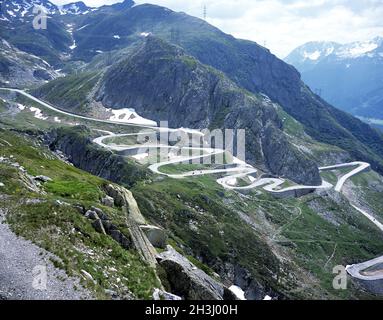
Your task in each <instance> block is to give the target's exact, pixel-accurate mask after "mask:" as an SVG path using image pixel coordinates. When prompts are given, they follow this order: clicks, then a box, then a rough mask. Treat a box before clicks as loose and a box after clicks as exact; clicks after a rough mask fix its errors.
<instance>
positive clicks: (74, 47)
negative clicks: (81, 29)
mask: <svg viewBox="0 0 383 320" xmlns="http://www.w3.org/2000/svg"><path fill="white" fill-rule="evenodd" d="M76 48H77V45H76V40H73V44H72V45H71V46H69V49H71V50H74V49H76Z"/></svg>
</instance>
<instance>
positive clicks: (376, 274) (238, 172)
mask: <svg viewBox="0 0 383 320" xmlns="http://www.w3.org/2000/svg"><path fill="white" fill-rule="evenodd" d="M0 89H1V90H8V91H11V92H16V93H19V94H21V95H23V96H25V97H27V98H29V99H31V100H33V101H35V102H37V103H39V104H40V105H42V106H44V107H46V108H48V109H50V110H52V111H55V112H57V113H61V114H64V115H66V116H70V117H75V118H79V119H83V120H88V121H95V122H100V123H108V124H116V125H120V126H121V125H126V126H134V127H140V128H143V129H151V130H154V131H155V132H174V131H179V130H184V129H167V128H159V127H153V126H147V125H139V124H133V123H121V122H115V121H110V120H101V119H95V118H90V117H85V116H80V115H76V114H72V113H69V112H66V111H63V110H60V109H58V108H55V107H53V106H52V105H50V104H48V103H46V102H44V101H41V100H40V99H38V98H35V97H34V96H32V95H30V94H28V93H26V92H25V91H23V90H20V89H12V88H0ZM97 131H99V132H102V133H104V134H105V135H103V136H101V137H98V138H96V139H94V140H93V142H94V143H96V144H98V145H99V146H101V147H103V148H107V149H109V150H112V151H117V152H124V151H128V150H133V151H134V150H137V153H139V152H142V151H143V150H149V151H150V150H151V149H159V148H166V149H167V150H170V151H177V152H180V151H181V154H185V153H184V152H188V153H189V151H192V152H193V151H194V152H196V151H198V152H199V153H202V154H198V155H181V156H177V157H173V158H172V159H170V160H166V161H161V162H159V163H154V164H152V165H150V167H149V169H150V170H151V171H153V172H154V173H157V174H159V175H166V176H168V177H170V178H174V179H182V178H186V177H192V176H202V175H212V174H226V176H224V177H222V178H219V179H217V183H219V184H220V185H221V186H223V187H224V188H226V189H230V190H250V189H254V188H259V187H263V189H264V190H265V191H267V192H270V193H273V194H282V193H289V192H295V191H302V190H307V191H315V190H320V189H323V190H329V189H331V188H332V187H333V185H332V184H330V183H328V182H326V181H323V182H322V184H321V185H320V186H304V185H297V186H291V187H286V188H281V186H282V185H283V184H284V183H285V180H284V179H282V178H258V179H256V178H254V175H256V174H257V173H258V170H257V169H256V168H254V167H253V166H251V165H249V164H247V163H244V162H243V161H241V160H239V159H237V158H235V157H233V161H232V165H236V166H235V167H231V168H223V169H212V170H194V171H189V172H185V173H180V174H167V173H164V172H161V171H160V168H161V167H163V166H166V165H171V164H177V163H183V162H188V161H193V160H198V159H204V158H205V157H211V156H216V155H222V154H223V153H225V152H226V151H225V150H221V149H211V148H204V147H193V146H191V147H190V146H187V147H186V146H168V145H158V144H156V143H155V144H152V143H148V144H135V145H116V144H106V143H104V140H105V139H107V138H112V137H115V138H118V137H129V136H138V135H149V134H152V133H153V132H142V133H138V134H137V133H131V134H115V133H113V132H109V131H102V130H97ZM168 154H169V153H168ZM352 167H355V168H354V169H353V170H351V171H350V172H349V173H347V174H345V175H343V176H342V177H340V178H339V179H338V182H337V183H336V185H335V187H334V190H335V191H337V192H342V189H343V186H344V184H345V183H346V181H347V180H348V179H350V178H351V177H353V176H355V175H357V174H359V173H361V172H363V171H366V170H368V169H369V168H370V164H368V163H366V162H351V163H342V164H337V165H333V166H327V167H321V168H319V170H320V171H332V170H338V169H343V168H352ZM246 177H249V179H250V178H251V179H250V180H251V183H250V184H249V185H247V186H237V185H236V184H237V181H238V179H241V178H246ZM350 203H351V201H350ZM352 206H353V207H354V208H355V209H356V210H357V211H359V212H360V213H361V214H363V215H364V216H365V217H366V218H367V219H369V220H370V221H371V222H372V223H374V224H375V225H376V226H377V227H378V228H379V229H380V230H381V231H382V232H383V224H382V223H380V222H379V221H377V219H375V218H374V217H373V216H372V215H370V214H369V213H367V212H366V211H365V210H363V209H361V208H358V207H357V206H355V205H353V204H352ZM382 264H383V256H382V257H379V258H376V259H373V260H370V261H366V262H363V263H360V264H355V265H350V266H347V268H346V269H347V272H348V273H349V274H350V275H351V276H352V277H354V278H358V279H361V280H382V279H383V268H380V269H378V270H374V271H368V272H366V271H364V270H366V269H367V268H372V267H374V266H379V267H380V266H382Z"/></svg>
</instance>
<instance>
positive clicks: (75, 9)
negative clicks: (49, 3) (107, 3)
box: [59, 1, 97, 15]
mask: <svg viewBox="0 0 383 320" xmlns="http://www.w3.org/2000/svg"><path fill="white" fill-rule="evenodd" d="M59 10H60V14H76V15H78V14H87V13H89V12H91V11H95V10H97V8H92V7H88V6H87V5H86V4H85V3H84V2H82V1H79V2H73V3H69V4H65V5H63V6H61V7H59Z"/></svg>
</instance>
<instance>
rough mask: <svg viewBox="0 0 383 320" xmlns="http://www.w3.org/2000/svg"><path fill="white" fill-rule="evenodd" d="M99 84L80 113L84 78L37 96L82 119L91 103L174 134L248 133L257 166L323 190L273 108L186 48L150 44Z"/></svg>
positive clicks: (57, 83) (140, 47) (155, 41)
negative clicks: (183, 130)
mask: <svg viewBox="0 0 383 320" xmlns="http://www.w3.org/2000/svg"><path fill="white" fill-rule="evenodd" d="M84 75H85V73H84ZM92 77H93V79H94V78H95V77H97V74H96V75H92V76H90V77H88V78H85V79H83V80H80V83H87V84H90V85H89V86H88V88H87V90H88V92H85V93H84V95H86V96H87V98H86V99H84V100H83V99H77V101H76V102H77V108H76V102H75V101H72V100H70V97H73V96H75V97H79V94H78V92H77V89H76V88H72V89H69V88H71V84H72V83H77V82H78V77H77V79H74V78H68V79H67V81H65V79H59V80H57V81H52V82H51V83H49V84H48V85H46V86H44V87H42V88H41V89H38V90H35V91H34V93H35V94H36V95H37V96H39V97H43V98H44V99H47V100H49V101H51V102H53V103H55V104H56V105H58V106H60V107H64V108H66V109H71V110H72V111H75V112H77V113H78V112H81V111H84V108H81V107H82V104H84V103H87V109H88V110H89V109H94V110H95V109H96V108H97V109H99V105H100V104H101V105H102V106H103V107H104V108H116V106H118V107H119V108H130V107H131V106H134V109H135V110H136V111H137V112H138V113H139V114H140V115H141V116H143V117H146V118H150V119H152V120H155V121H157V122H159V121H161V120H164V119H166V120H168V121H169V126H170V127H172V128H178V127H187V128H195V129H203V128H210V129H212V130H213V129H217V128H219V129H223V128H227V129H235V130H236V129H246V131H247V134H246V141H247V145H246V146H247V160H248V161H249V163H252V164H254V165H257V166H259V167H265V169H266V170H267V171H270V172H271V173H273V174H275V175H278V176H286V177H289V178H290V179H292V180H294V181H300V182H301V183H309V184H312V185H317V184H320V182H321V179H320V176H319V172H318V170H317V166H316V164H315V162H314V161H312V160H310V159H308V158H307V157H306V156H305V155H304V154H303V153H302V152H300V151H299V150H298V149H297V148H296V147H295V146H293V145H292V144H290V142H289V141H288V140H289V139H288V138H287V136H286V135H284V134H283V131H282V127H283V126H282V122H281V120H280V119H279V117H278V114H277V112H276V110H275V107H274V105H273V104H272V103H271V102H269V101H268V100H266V99H264V98H262V97H260V96H256V95H254V94H251V93H246V92H245V91H244V90H243V89H241V88H239V87H238V86H237V85H236V84H235V83H234V82H232V81H231V80H229V79H228V78H227V77H226V76H225V75H224V74H223V73H222V72H219V71H217V70H215V69H213V68H211V67H209V66H206V65H203V64H201V63H200V62H199V61H198V60H196V59H195V58H193V57H191V56H189V55H187V54H186V53H185V52H184V51H183V50H182V49H181V48H180V47H177V46H174V45H171V44H169V43H167V42H166V41H164V40H161V39H158V38H156V37H154V36H148V37H145V38H144V39H143V40H141V42H140V43H139V44H137V46H135V47H134V48H133V49H132V50H131V52H130V53H129V54H125V55H124V58H123V59H122V60H121V61H119V62H118V63H117V62H116V63H115V64H113V65H112V66H111V67H110V68H107V69H106V70H105V71H104V72H103V75H102V76H101V77H99V79H98V81H95V80H94V81H91V80H90V79H92ZM92 84H93V86H92ZM63 94H65V96H64V95H63ZM65 97H67V98H65ZM67 99H69V100H67ZM66 101H68V102H69V103H66ZM78 102H80V104H78ZM153 106H155V107H153ZM182 115H187V116H186V117H184V116H182Z"/></svg>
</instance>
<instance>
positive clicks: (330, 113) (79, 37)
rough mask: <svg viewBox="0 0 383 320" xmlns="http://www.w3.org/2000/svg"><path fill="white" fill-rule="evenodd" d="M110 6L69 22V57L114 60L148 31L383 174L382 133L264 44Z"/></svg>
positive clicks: (166, 13) (195, 22)
mask: <svg viewBox="0 0 383 320" xmlns="http://www.w3.org/2000/svg"><path fill="white" fill-rule="evenodd" d="M129 3H130V2H129ZM112 7H113V6H111V7H108V9H107V10H106V9H104V10H98V11H96V12H94V13H89V14H87V15H83V16H76V17H75V19H74V20H72V21H73V24H75V28H74V31H73V39H74V40H75V43H76V47H75V48H74V50H73V51H72V59H74V60H81V61H84V62H86V63H89V62H90V61H92V59H96V60H97V56H99V55H103V54H106V55H107V56H108V57H109V58H108V60H109V61H110V62H113V54H114V53H115V52H117V51H120V50H121V51H123V50H126V49H127V48H129V47H131V46H133V45H134V44H135V43H136V42H137V41H140V40H141V39H142V38H143V37H145V36H146V35H148V34H152V35H154V36H156V37H158V38H161V39H164V40H166V41H168V42H170V43H172V44H174V45H177V46H180V47H182V48H183V49H184V50H185V52H186V53H187V54H188V55H190V56H193V57H195V58H196V59H197V60H199V61H200V62H201V63H203V64H205V65H209V66H211V67H213V68H215V69H217V70H219V71H222V72H223V73H224V74H225V75H226V76H227V77H228V78H229V79H231V80H232V81H234V82H235V83H236V84H237V85H238V86H239V87H241V88H244V89H246V90H248V91H249V92H252V93H254V94H260V93H263V94H265V95H267V96H268V97H269V98H270V99H271V100H272V101H273V102H275V103H278V104H279V105H280V106H281V107H282V108H283V109H284V110H285V111H286V112H287V113H288V114H289V115H290V116H292V117H293V118H295V119H296V120H297V121H299V122H300V123H302V124H303V125H304V127H305V131H306V133H307V134H309V135H310V136H311V137H312V138H314V139H315V140H317V141H319V142H323V143H327V144H330V145H335V146H337V147H340V148H342V149H344V150H346V151H348V152H349V153H350V154H351V155H352V156H353V157H355V158H356V159H359V160H365V161H368V162H370V163H371V164H372V165H373V167H374V168H375V169H376V170H379V172H383V161H382V158H383V144H382V142H383V137H382V135H381V134H379V133H377V132H376V131H375V130H374V129H372V128H371V127H370V126H368V125H366V124H364V123H363V122H361V121H359V120H357V119H355V118H353V117H352V116H349V115H347V114H345V113H343V112H340V111H338V110H337V109H336V108H334V107H332V106H331V105H330V104H329V103H327V102H326V101H324V100H323V99H321V98H320V97H319V96H317V95H316V94H314V93H313V92H312V91H311V90H310V89H309V88H308V87H307V86H306V85H305V83H304V82H303V81H302V80H301V76H300V74H299V72H298V71H297V70H296V69H295V68H294V67H292V66H291V65H288V64H287V63H285V62H283V61H282V60H280V59H278V58H277V57H275V56H274V55H273V54H271V53H270V51H269V50H267V49H266V48H264V47H262V46H260V45H258V44H256V43H254V42H251V41H246V40H240V39H236V38H234V37H232V36H230V35H227V34H225V33H223V32H222V31H220V30H219V29H217V28H215V27H213V26H211V25H210V24H208V23H207V22H205V21H203V20H200V19H198V18H194V17H191V16H188V15H187V14H184V13H177V12H174V11H172V10H169V9H167V8H164V7H160V6H156V5H149V4H144V5H137V6H133V7H130V5H127V8H125V9H123V10H119V11H116V10H113V8H112ZM111 10H112V12H113V14H111ZM183 119H184V117H183ZM185 121H187V119H185Z"/></svg>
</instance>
